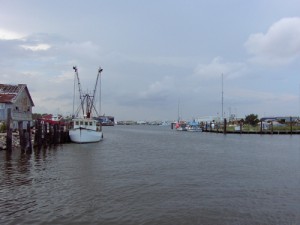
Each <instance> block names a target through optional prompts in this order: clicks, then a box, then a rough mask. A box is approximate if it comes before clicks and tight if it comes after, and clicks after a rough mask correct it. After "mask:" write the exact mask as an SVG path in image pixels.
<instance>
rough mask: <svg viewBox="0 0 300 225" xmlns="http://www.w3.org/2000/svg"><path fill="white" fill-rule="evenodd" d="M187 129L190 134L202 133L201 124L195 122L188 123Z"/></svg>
mask: <svg viewBox="0 0 300 225" xmlns="http://www.w3.org/2000/svg"><path fill="white" fill-rule="evenodd" d="M186 129H187V131H190V132H202V128H201V127H200V125H199V123H197V122H195V121H192V122H188V124H187V126H186Z"/></svg>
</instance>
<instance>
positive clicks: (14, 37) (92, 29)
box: [0, 0, 300, 120]
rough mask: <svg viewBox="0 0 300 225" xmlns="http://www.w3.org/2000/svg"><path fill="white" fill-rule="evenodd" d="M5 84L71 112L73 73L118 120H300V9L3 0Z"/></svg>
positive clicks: (233, 1) (237, 0)
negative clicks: (97, 90)
mask: <svg viewBox="0 0 300 225" xmlns="http://www.w3.org/2000/svg"><path fill="white" fill-rule="evenodd" d="M0 3H1V8H0V83H4V84H27V86H28V88H29V91H30V93H31V96H32V98H33V101H34V103H35V107H34V108H33V112H35V113H61V114H63V115H68V114H70V113H72V108H73V105H72V102H73V84H74V71H73V69H72V67H73V66H74V65H76V66H77V67H78V71H79V76H80V79H81V85H82V89H83V90H92V89H93V87H94V82H95V80H96V75H97V70H98V68H99V66H101V67H102V68H103V72H102V76H101V94H102V104H101V105H102V107H101V112H102V113H105V115H113V116H115V118H116V120H130V119H132V120H175V119H177V116H178V103H179V109H180V110H179V111H180V116H181V117H182V118H183V119H186V120H190V119H192V118H198V117H202V116H217V115H221V111H222V79H221V77H222V74H223V78H224V79H223V91H224V98H223V99H224V104H223V110H224V114H225V116H227V115H229V114H230V113H231V114H236V115H237V116H238V117H244V116H245V115H249V114H251V113H255V114H258V115H259V117H263V116H290V115H293V116H298V115H299V114H300V1H299V0H252V1H242V0H218V1H217V0H206V1H204V0H189V1H186V0H151V1H142V0H106V1H101V0H98V1H96V0H94V1H92V0H85V1H77V0H72V1H68V0H51V1H39V0H26V1H23V0H9V1H8V0H0Z"/></svg>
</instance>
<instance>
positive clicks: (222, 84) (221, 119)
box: [221, 73, 224, 120]
mask: <svg viewBox="0 0 300 225" xmlns="http://www.w3.org/2000/svg"><path fill="white" fill-rule="evenodd" d="M223 105H224V90H223V73H222V116H221V120H223V116H224V114H223V113H224V112H223Z"/></svg>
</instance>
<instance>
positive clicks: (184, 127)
mask: <svg viewBox="0 0 300 225" xmlns="http://www.w3.org/2000/svg"><path fill="white" fill-rule="evenodd" d="M175 129H176V130H177V131H187V124H186V122H184V121H179V122H177V123H176V124H175Z"/></svg>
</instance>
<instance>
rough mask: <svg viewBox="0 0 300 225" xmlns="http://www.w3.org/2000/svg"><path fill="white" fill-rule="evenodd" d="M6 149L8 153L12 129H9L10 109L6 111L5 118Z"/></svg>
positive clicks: (10, 147) (10, 145) (10, 146)
mask: <svg viewBox="0 0 300 225" xmlns="http://www.w3.org/2000/svg"><path fill="white" fill-rule="evenodd" d="M6 126H7V128H6V149H7V150H8V151H11V150H12V128H11V109H10V108H8V109H7V118H6Z"/></svg>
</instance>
